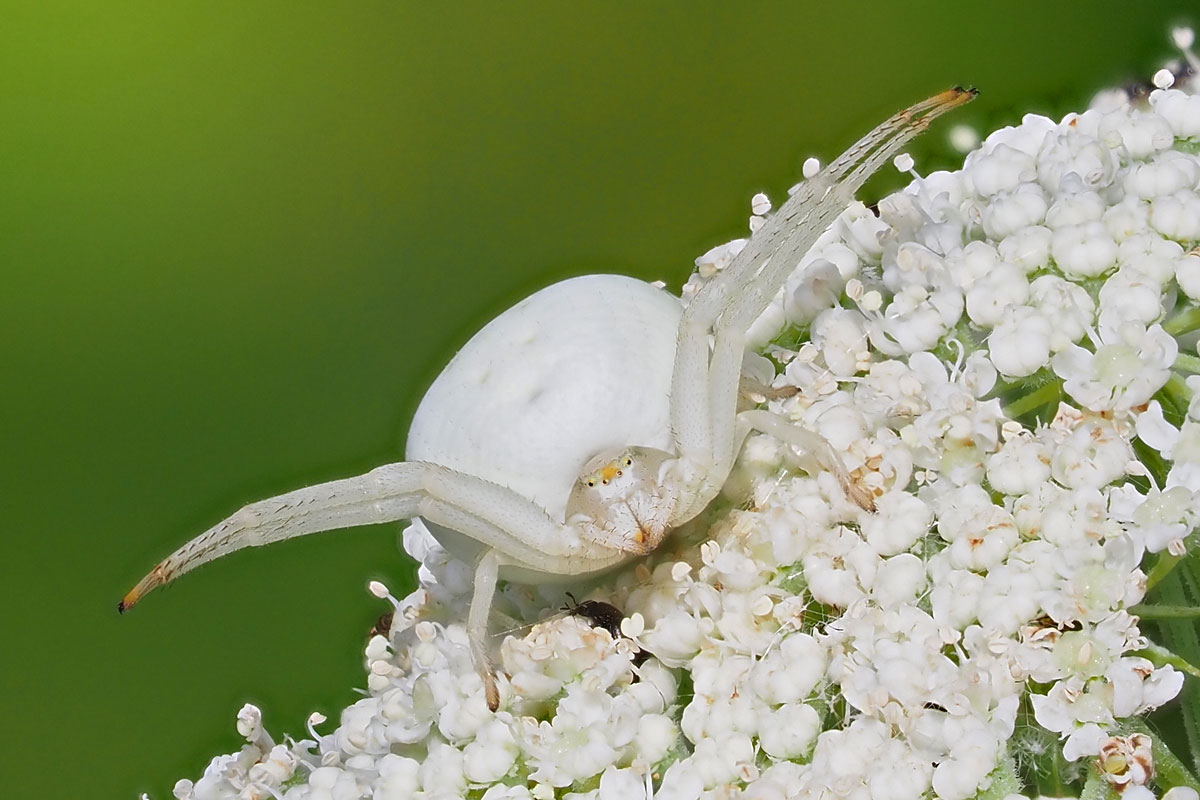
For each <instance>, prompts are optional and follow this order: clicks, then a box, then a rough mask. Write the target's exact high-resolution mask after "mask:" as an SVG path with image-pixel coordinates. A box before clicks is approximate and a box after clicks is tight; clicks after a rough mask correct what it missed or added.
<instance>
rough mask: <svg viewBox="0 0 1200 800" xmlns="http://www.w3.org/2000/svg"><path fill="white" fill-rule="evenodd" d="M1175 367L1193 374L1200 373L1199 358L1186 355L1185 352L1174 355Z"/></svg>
mask: <svg viewBox="0 0 1200 800" xmlns="http://www.w3.org/2000/svg"><path fill="white" fill-rule="evenodd" d="M1175 369H1178V370H1182V371H1184V372H1190V373H1192V374H1193V375H1197V374H1200V358H1198V357H1196V356H1193V355H1188V354H1187V353H1180V354H1179V355H1177V356H1175Z"/></svg>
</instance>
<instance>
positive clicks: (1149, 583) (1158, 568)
mask: <svg viewBox="0 0 1200 800" xmlns="http://www.w3.org/2000/svg"><path fill="white" fill-rule="evenodd" d="M1180 559H1181V556H1173V555H1171V554H1170V553H1167V552H1163V553H1160V554H1159V556H1158V561H1156V562H1154V568H1153V569H1151V570H1150V575H1149V576H1148V577H1147V578H1146V592H1147V593H1149V592H1150V590H1151V589H1153V588H1154V587H1155V586H1157V585H1158V583H1159V581H1161V580H1162V579H1163V578H1165V577H1167V576H1168V575H1170V574H1171V571H1172V570H1174V569H1175V567H1177V566H1178V565H1179V561H1180Z"/></svg>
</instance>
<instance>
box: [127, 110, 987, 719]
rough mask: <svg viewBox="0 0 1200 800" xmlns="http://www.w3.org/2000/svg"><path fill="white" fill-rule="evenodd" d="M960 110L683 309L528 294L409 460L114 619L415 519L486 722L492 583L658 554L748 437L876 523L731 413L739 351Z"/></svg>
mask: <svg viewBox="0 0 1200 800" xmlns="http://www.w3.org/2000/svg"><path fill="white" fill-rule="evenodd" d="M974 96H975V92H974V91H973V90H965V89H959V88H956V89H952V90H950V91H947V92H943V93H941V94H939V95H936V96H934V97H931V98H929V99H928V100H925V101H923V102H920V103H917V104H916V105H914V106H911V107H910V108H907V109H905V110H904V111H901V112H900V113H898V114H896V115H895V116H893V117H891V118H890V119H888V120H887V121H885V122H884V123H883V124H881V125H879V126H878V127H876V128H875V129H874V130H873V131H871V132H870V133H869V134H867V135H866V136H865V137H863V138H862V139H861V140H859V141H858V142H857V143H855V144H854V145H853V146H852V147H851V148H850V149H849V150H847V151H846V152H845V153H843V154H842V155H841V156H839V157H838V158H837V159H836V160H835V161H833V162H832V163H831V164H829V165H828V166H827V167H825V168H824V169H823V170H821V171H820V172H819V173H818V174H816V175H815V176H813V177H812V178H811V179H809V180H807V181H805V182H804V183H803V184H801V185H800V187H799V188H798V190H797V191H796V192H795V193H794V194H793V195H792V197H791V198H790V199H789V200H788V201H787V202H786V203H785V204H784V205H783V207H782V208H781V209H780V210H779V211H778V212H776V213H775V214H773V215H772V216H771V217H770V218H769V219H768V220H767V222H766V224H764V225H763V226H762V227H760V228H759V229H758V230H757V231H756V232H755V233H754V235H753V236H751V238H750V240H749V242H747V243H746V245H745V247H744V248H743V249H742V251H741V252H740V253H739V254H738V255H737V257H736V258H734V260H733V261H732V263H731V264H730V265H729V266H728V267H726V269H725V270H724V271H723V272H721V273H720V274H719V275H718V276H716V277H715V278H713V279H712V280H710V281H709V282H708V283H706V284H705V285H704V286H703V287H702V288H701V289H700V290H699V291H698V292H697V293H696V296H695V297H694V299H693V300H692V302H691V303H690V304H689V305H688V306H687V308H686V309H682V308H681V307H680V304H679V300H678V298H674V297H672V296H670V295H668V294H667V293H665V292H663V291H661V290H660V289H657V288H654V287H652V286H651V285H649V284H647V283H643V282H642V281H638V280H634V279H632V278H626V277H621V276H616V275H589V276H586V277H581V278H574V279H571V280H567V281H563V282H562V283H558V284H555V285H553V286H550V287H548V288H546V289H543V290H541V291H539V292H536V293H535V294H533V295H532V296H530V297H529V298H527V299H525V300H523V301H522V302H520V303H518V304H517V305H515V306H513V307H512V308H510V309H509V310H508V311H505V312H504V313H503V314H501V315H500V316H498V317H497V318H496V319H494V320H492V322H490V323H488V324H487V325H486V326H485V327H484V328H483V329H482V330H481V331H479V333H477V334H476V335H475V336H474V337H473V338H472V339H471V340H470V341H469V342H468V343H467V345H466V346H465V347H464V348H463V349H462V350H461V351H460V352H459V353H458V355H456V356H455V357H454V359H453V360H452V361H451V362H450V364H449V365H448V366H447V367H446V369H445V370H443V372H442V373H441V374H440V375H439V376H438V377H437V379H436V380H435V381H434V382H433V385H432V386H431V387H430V388H429V391H428V392H427V393H426V395H425V397H424V399H423V400H422V401H421V404H420V407H419V408H418V409H417V413H416V415H415V416H414V418H413V422H412V427H411V429H410V430H409V435H408V443H407V447H406V455H407V457H408V459H409V460H408V461H402V462H399V463H396V464H388V465H385V466H382V467H378V468H376V469H374V470H371V471H370V472H368V473H366V474H365V475H359V476H357V477H353V478H346V479H343V480H337V481H331V482H329V483H322V484H318V485H316V486H309V487H307V488H304V489H299V490H297V491H294V492H289V493H287V494H283V495H280V496H278V497H273V498H271V499H269V500H262V501H260V502H257V503H251V504H250V505H248V506H246V507H245V508H243V509H241V510H240V511H238V512H237V513H235V514H233V516H231V517H229V518H228V519H226V520H224V521H223V522H220V523H218V524H217V525H215V526H213V527H212V528H210V529H208V530H207V531H205V532H204V533H202V534H201V535H199V536H197V537H196V538H195V539H193V540H191V541H190V542H188V543H187V544H185V545H183V547H181V548H179V549H178V550H176V551H175V552H174V553H172V554H171V555H170V556H168V557H167V558H166V559H164V560H163V561H162V562H160V563H159V564H158V565H157V566H156V567H154V569H152V570H151V571H150V573H149V574H147V575H146V576H145V577H144V578H142V580H141V581H140V582H139V583H138V584H137V586H135V587H134V588H133V589H132V590H130V592H129V594H127V595H126V596H125V598H124V600H122V601H121V603H120V605H119V606H118V608H119V609H120V610H121V611H124V610H125V609H128V608H129V607H131V606H133V605H134V604H135V603H137V602H138V601H139V600H140V599H141V598H142V597H143V596H144V595H145V594H147V593H148V592H150V591H151V590H152V589H154V588H156V587H158V586H161V585H162V584H164V583H166V582H168V581H170V580H172V579H174V578H176V577H178V576H179V575H182V574H183V573H185V572H187V571H189V570H191V569H193V568H195V567H197V566H199V565H201V564H204V563H206V562H208V561H211V560H212V559H214V558H218V557H219V556H223V555H225V554H227V553H231V552H233V551H235V550H239V549H241V548H243V547H249V546H257V545H264V544H268V543H270V542H275V541H279V540H282V539H290V538H292V537H294V536H301V535H304V534H308V533H315V532H318V531H325V530H333V529H336V528H346V527H351V526H357V525H367V524H373V523H379V522H391V521H394V520H399V519H407V518H413V517H418V516H419V517H421V518H422V519H423V520H424V521H425V523H426V524H427V526H428V527H429V529H430V531H431V532H432V533H433V535H434V536H435V537H436V538H437V539H438V540H439V541H440V542H441V543H442V544H443V546H445V547H446V549H447V550H449V551H450V552H451V553H453V554H454V555H456V556H458V557H459V558H462V559H464V560H466V561H467V562H468V563H474V564H475V565H476V566H475V583H474V593H473V596H472V599H471V608H470V612H469V614H468V619H467V629H468V632H469V636H470V641H471V645H472V650H473V655H474V658H475V663H476V666H477V668H478V670H479V673H480V676H481V677H482V679H483V683H484V687H485V690H486V691H485V693H486V697H487V702H488V706H489V707H490V708H491V709H492V710H495V709H496V708H497V707H498V706H499V701H500V698H499V691H498V687H497V684H496V679H495V674H494V671H493V669H492V666H491V662H490V659H489V656H488V649H487V647H486V636H487V621H488V617H489V612H490V610H491V605H492V597H493V593H494V591H495V587H496V581H497V579H498V578H501V577H503V578H505V579H511V580H516V581H521V582H547V581H554V580H574V579H577V578H578V577H579V576H582V575H587V574H590V573H596V572H600V571H603V570H607V569H609V568H611V567H614V566H616V565H618V564H620V563H622V562H623V561H626V560H628V559H630V558H632V557H634V556H637V555H642V554H645V553H648V552H650V551H652V550H653V549H654V548H655V547H657V546H658V544H659V543H660V542H661V541H662V539H663V537H664V536H665V535H666V533H667V532H668V531H670V530H671V529H672V528H675V527H677V526H679V525H681V524H683V523H684V522H687V521H688V520H689V519H691V518H692V517H694V516H696V515H697V514H698V513H699V512H700V511H701V510H702V509H703V508H704V507H705V506H707V505H708V503H709V502H710V501H711V500H712V499H713V498H714V497H715V496H716V494H717V493H718V491H719V490H720V488H721V486H722V484H723V483H724V482H725V480H726V478H727V477H728V476H729V472H730V470H731V469H732V467H733V462H734V458H735V457H736V455H737V453H738V450H739V449H740V448H741V444H742V442H743V440H744V439H745V437H746V434H747V433H748V432H749V431H750V430H751V429H759V430H764V431H766V432H768V433H770V434H772V435H773V436H775V437H777V438H779V439H781V440H783V441H786V442H789V443H791V444H793V445H796V446H797V447H799V448H801V449H802V450H804V451H806V452H807V453H808V454H809V456H810V457H812V458H813V459H815V461H816V462H817V463H818V464H819V465H820V466H821V467H823V468H825V469H830V470H833V471H834V472H836V473H837V474H838V477H839V479H840V481H841V483H842V486H843V487H844V488H845V489H846V490H847V492H848V493H849V494H850V495H851V496H853V497H854V498H855V499H856V501H857V502H858V503H859V504H860V505H862V506H863V507H864V508H870V507H871V503H872V498H871V497H870V496H869V494H868V493H866V492H864V491H862V490H860V489H858V488H857V487H855V486H854V485H853V484H852V482H851V481H850V479H849V477H848V476H847V475H846V474H845V469H844V467H842V465H841V462H840V459H839V458H838V456H837V454H836V453H834V452H833V451H832V449H831V448H830V446H829V445H828V443H826V442H825V441H824V440H823V439H821V438H820V437H819V436H817V435H815V434H812V433H809V432H805V431H803V430H802V429H800V428H797V427H796V426H794V425H792V424H790V423H788V422H786V421H784V420H782V419H780V418H778V417H776V416H773V415H772V414H770V413H769V412H767V411H763V410H749V411H742V412H740V413H739V412H738V410H737V402H738V389H739V383H740V381H741V369H742V360H743V355H744V344H743V341H744V335H745V332H746V329H747V328H748V327H749V325H750V324H751V323H752V322H753V321H754V320H755V319H756V318H757V317H758V316H759V315H760V314H761V313H762V312H763V310H764V309H765V308H766V307H767V305H768V304H769V303H770V301H771V300H772V299H773V298H774V297H775V295H776V294H777V293H778V292H779V290H780V288H781V287H782V285H783V283H784V281H785V280H786V278H787V276H788V274H789V273H790V272H791V271H792V270H793V269H794V267H795V266H796V264H797V262H798V260H799V259H800V257H801V256H802V255H803V254H804V253H805V252H806V251H807V250H808V249H809V248H810V247H811V246H812V244H813V242H814V241H815V240H816V238H817V237H818V236H819V235H820V234H821V233H822V232H823V231H824V230H825V229H826V228H827V227H829V225H830V223H832V221H833V220H834V218H835V217H837V215H838V214H840V213H841V212H842V210H843V209H844V208H845V207H846V206H847V205H848V204H849V203H850V202H851V200H852V199H853V196H854V193H855V192H856V191H857V190H858V188H859V187H860V186H862V184H863V182H865V181H866V179H867V178H868V177H870V176H871V175H872V174H873V173H874V172H875V171H876V170H877V169H878V168H879V167H880V166H881V165H883V164H884V163H885V162H886V161H887V160H888V159H890V158H891V157H892V156H894V155H895V154H896V153H897V152H899V151H900V149H901V148H902V147H904V145H905V144H907V143H908V142H909V141H911V140H912V139H913V138H914V137H915V136H917V135H918V134H919V133H921V131H923V130H924V129H925V128H926V127H927V126H928V125H929V123H930V122H932V121H933V119H934V118H935V117H937V116H939V115H941V114H942V113H944V112H946V111H948V110H950V109H952V108H954V107H956V106H959V105H962V104H963V103H965V102H967V101H969V100H970V99H971V98H973V97H974ZM710 339H711V341H710Z"/></svg>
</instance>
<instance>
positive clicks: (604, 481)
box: [601, 478, 608, 486]
mask: <svg viewBox="0 0 1200 800" xmlns="http://www.w3.org/2000/svg"><path fill="white" fill-rule="evenodd" d="M601 483H603V484H604V485H605V486H608V478H605V479H604V480H602V481H601Z"/></svg>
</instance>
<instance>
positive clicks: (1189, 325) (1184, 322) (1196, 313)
mask: <svg viewBox="0 0 1200 800" xmlns="http://www.w3.org/2000/svg"><path fill="white" fill-rule="evenodd" d="M1197 328H1200V307H1195V308H1189V309H1188V310H1187V311H1185V312H1183V313H1182V314H1179V315H1177V316H1174V317H1171V318H1170V319H1169V320H1167V321H1166V322H1164V323H1163V330H1164V331H1166V332H1167V333H1169V334H1171V335H1172V336H1178V335H1179V334H1181V333H1191V332H1192V331H1194V330H1196V329H1197Z"/></svg>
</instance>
